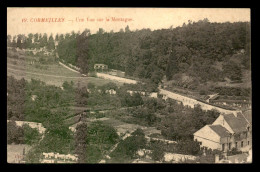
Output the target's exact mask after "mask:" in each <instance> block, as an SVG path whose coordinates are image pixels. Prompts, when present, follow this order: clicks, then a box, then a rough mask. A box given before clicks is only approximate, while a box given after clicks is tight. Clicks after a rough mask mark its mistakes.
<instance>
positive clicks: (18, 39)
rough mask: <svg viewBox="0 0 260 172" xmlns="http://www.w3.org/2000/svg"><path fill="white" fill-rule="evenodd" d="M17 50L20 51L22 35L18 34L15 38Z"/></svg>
mask: <svg viewBox="0 0 260 172" xmlns="http://www.w3.org/2000/svg"><path fill="white" fill-rule="evenodd" d="M16 46H17V48H19V49H22V35H21V34H19V35H18V37H17V45H16Z"/></svg>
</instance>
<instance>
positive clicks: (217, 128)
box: [209, 125, 230, 137]
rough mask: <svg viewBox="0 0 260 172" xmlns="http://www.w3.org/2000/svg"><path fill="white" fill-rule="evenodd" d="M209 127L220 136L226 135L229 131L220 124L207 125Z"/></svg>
mask: <svg viewBox="0 0 260 172" xmlns="http://www.w3.org/2000/svg"><path fill="white" fill-rule="evenodd" d="M209 127H210V128H211V129H212V130H213V131H214V132H216V133H217V134H218V135H219V136H220V137H228V136H229V134H230V132H229V131H228V130H227V129H226V128H224V127H222V125H209Z"/></svg>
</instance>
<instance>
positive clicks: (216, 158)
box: [215, 154, 219, 163]
mask: <svg viewBox="0 0 260 172" xmlns="http://www.w3.org/2000/svg"><path fill="white" fill-rule="evenodd" d="M215 163H219V155H218V154H215Z"/></svg>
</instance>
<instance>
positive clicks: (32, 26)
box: [7, 8, 250, 35]
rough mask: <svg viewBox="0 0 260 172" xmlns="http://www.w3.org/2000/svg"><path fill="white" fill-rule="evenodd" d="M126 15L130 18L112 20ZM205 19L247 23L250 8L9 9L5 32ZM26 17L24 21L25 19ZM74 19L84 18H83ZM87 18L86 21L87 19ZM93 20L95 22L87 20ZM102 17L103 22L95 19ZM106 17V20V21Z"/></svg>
mask: <svg viewBox="0 0 260 172" xmlns="http://www.w3.org/2000/svg"><path fill="white" fill-rule="evenodd" d="M112 17H115V18H123V19H125V18H127V19H128V20H130V21H127V22H125V21H112V20H111V19H112ZM38 18H48V19H47V20H48V21H49V18H53V20H55V18H56V21H57V20H58V19H59V18H63V19H64V20H63V22H35V21H36V20H37V19H38ZM204 18H208V19H209V21H210V22H239V21H248V22H250V9H249V8H8V9H7V34H10V35H17V34H26V35H27V34H29V33H33V34H34V33H47V34H48V35H50V34H51V33H52V34H53V35H56V33H59V34H61V33H63V34H64V33H68V32H69V33H70V32H71V31H75V32H78V31H80V32H82V31H84V30H85V29H86V28H87V29H89V30H90V31H91V33H92V34H93V33H96V32H97V31H98V29H99V28H103V29H104V30H105V31H106V32H110V31H111V30H113V31H114V32H118V31H119V30H120V29H121V28H122V29H124V28H125V27H126V26H127V25H128V26H129V28H130V30H132V31H135V30H136V29H138V30H140V29H143V28H150V29H151V30H156V29H162V28H169V27H170V26H172V27H173V28H175V27H177V26H182V24H183V23H188V20H191V21H193V22H197V21H199V20H203V19H204ZM25 19H26V22H25ZM76 19H84V21H82V20H81V22H79V20H76ZM87 19H88V20H87ZM91 19H95V21H90V20H91ZM98 19H103V21H98ZM106 19H109V21H107V20H106Z"/></svg>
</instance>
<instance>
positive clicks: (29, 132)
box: [22, 124, 41, 145]
mask: <svg viewBox="0 0 260 172" xmlns="http://www.w3.org/2000/svg"><path fill="white" fill-rule="evenodd" d="M22 128H23V130H24V143H25V144H28V145H33V144H36V143H38V142H39V140H40V139H41V134H40V133H39V132H38V130H37V129H34V128H31V127H30V126H29V125H28V124H25V125H23V127H22Z"/></svg>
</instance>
